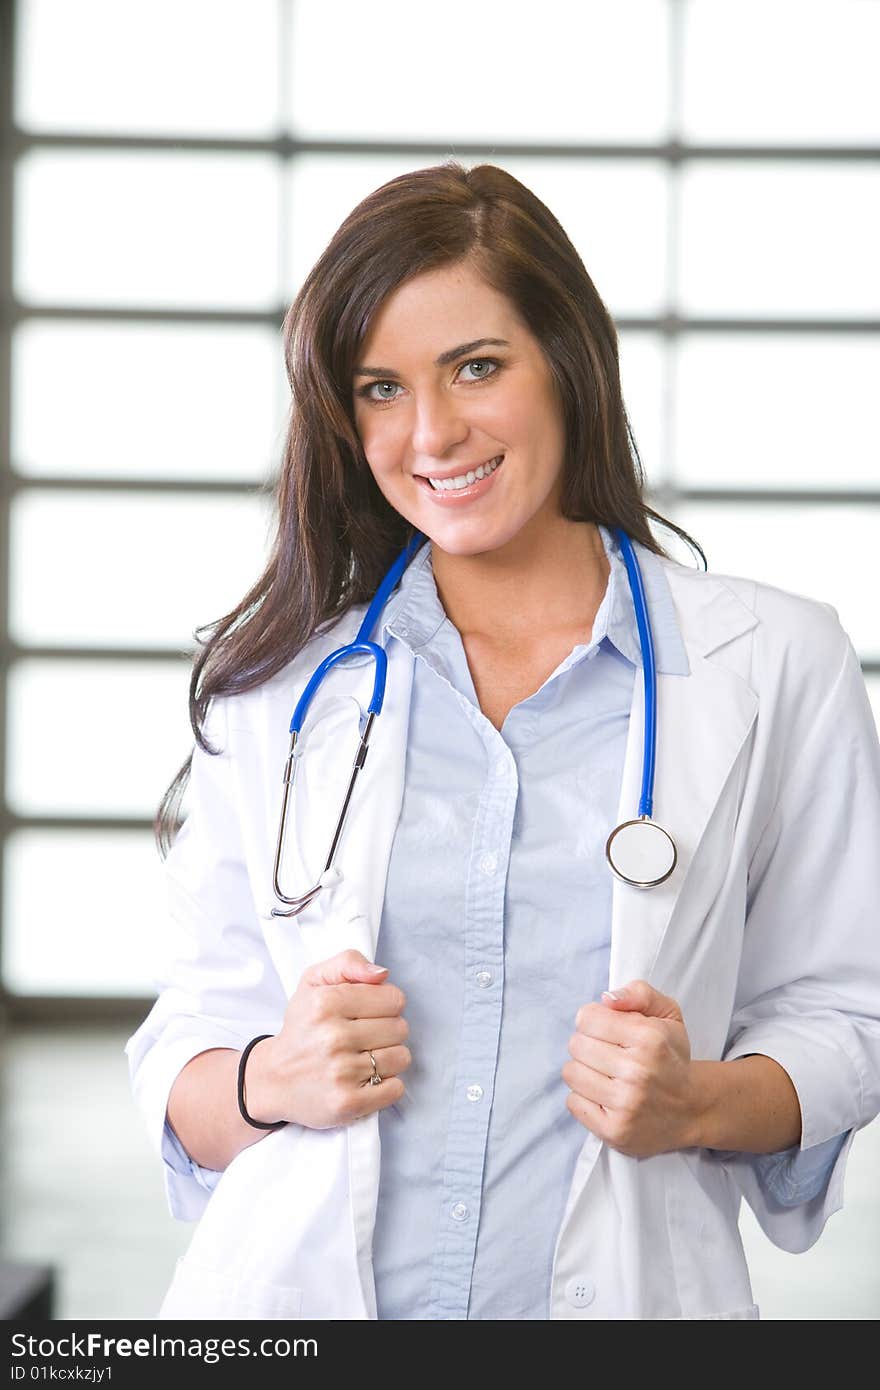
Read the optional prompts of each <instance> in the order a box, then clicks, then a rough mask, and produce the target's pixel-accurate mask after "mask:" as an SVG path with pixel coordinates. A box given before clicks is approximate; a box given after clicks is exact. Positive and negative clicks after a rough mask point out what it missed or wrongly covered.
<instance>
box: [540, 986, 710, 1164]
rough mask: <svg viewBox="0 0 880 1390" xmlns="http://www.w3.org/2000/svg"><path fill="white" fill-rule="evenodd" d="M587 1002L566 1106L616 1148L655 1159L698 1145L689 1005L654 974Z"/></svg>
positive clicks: (574, 1045) (573, 1049)
mask: <svg viewBox="0 0 880 1390" xmlns="http://www.w3.org/2000/svg"><path fill="white" fill-rule="evenodd" d="M615 994H616V995H617V996H618V997H617V998H612V996H611V995H610V994H607V993H606V994H603V996H602V1001H603V1002H602V1003H601V1004H584V1005H583V1007H582V1008H580V1009H579V1010H578V1014H577V1018H576V1019H575V1029H576V1031H575V1032H574V1033H573V1034H572V1036H571V1038H570V1039H569V1043H568V1050H569V1053H570V1054H571V1059H572V1060H571V1061H569V1062H566V1063H565V1066H564V1067H563V1068H562V1079H563V1080H564V1081H565V1083H566V1084H567V1085H568V1086H569V1087H570V1088H571V1090H570V1093H569V1096H568V1099H567V1101H566V1104H567V1106H568V1109H569V1110H570V1111H571V1113H572V1114H573V1115H574V1116H575V1118H576V1119H578V1120H580V1122H581V1124H582V1125H584V1127H585V1128H586V1129H589V1130H590V1131H591V1132H592V1133H593V1134H595V1135H597V1136H598V1137H599V1138H600V1139H602V1140H603V1141H604V1142H605V1143H607V1144H608V1145H609V1146H610V1147H611V1148H612V1149H617V1150H618V1151H619V1152H620V1153H624V1154H629V1155H630V1157H633V1158H650V1157H651V1156H652V1155H653V1154H658V1153H666V1152H668V1151H669V1150H670V1149H682V1148H688V1147H689V1146H690V1145H691V1144H693V1143H694V1138H693V1134H694V1124H695V1119H696V1115H695V1105H696V1097H695V1093H694V1087H693V1082H692V1065H691V1045H690V1039H689V1038H688V1034H687V1029H686V1028H685V1026H684V1018H683V1017H682V1012H681V1009H680V1008H679V1006H678V1004H677V1003H676V1002H675V1000H674V999H670V998H669V996H668V995H667V994H661V993H660V992H659V990H656V989H654V987H653V986H652V985H649V984H648V983H647V981H646V980H633V981H631V982H630V983H629V984H628V985H625V986H623V987H622V988H620V989H618V990H616V991H615Z"/></svg>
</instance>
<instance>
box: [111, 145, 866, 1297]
mask: <svg viewBox="0 0 880 1390" xmlns="http://www.w3.org/2000/svg"><path fill="white" fill-rule="evenodd" d="M285 350H286V362H287V367H288V373H289V378H290V382H291V388H292V407H291V415H290V425H289V432H288V436H287V441H286V448H285V456H284V465H283V470H282V473H281V477H280V481H279V486H278V526H277V534H276V539H275V544H274V548H273V551H272V555H271V559H270V562H269V565H268V568H267V569H266V572H265V574H264V575H263V576H262V577H261V578H260V579H259V581H258V582H257V583H256V584H255V585H254V587H253V588H252V589H251V590H250V592H249V593H248V594H246V595H245V597H244V599H243V600H242V602H241V604H240V605H239V607H238V608H237V609H236V610H235V611H234V612H232V613H230V614H229V615H227V616H226V617H224V618H223V619H221V620H220V621H218V622H217V623H215V624H213V625H212V627H211V629H210V630H209V632H210V636H209V640H207V641H205V642H203V643H202V646H201V649H200V651H199V653H198V656H197V659H196V662H195V668H194V671H193V678H192V686H191V711H192V720H193V727H194V730H195V734H196V740H197V746H196V747H195V749H194V751H193V755H192V759H191V773H190V777H191V780H190V796H191V804H190V810H189V814H188V816H187V818H186V821H185V822H184V824H183V827H182V828H181V829H180V830H179V831H178V833H177V835H176V838H174V840H173V845H172V847H171V849H170V853H169V855H168V857H167V861H166V869H167V882H168V887H169V893H170V907H171V914H172V920H173V922H174V927H175V940H176V949H175V950H174V951H173V952H172V953H171V958H170V959H169V960H168V962H167V965H166V967H165V969H164V973H163V976H162V980H161V989H160V992H159V996H158V999H157V1001H156V1003H155V1005H154V1007H153V1009H152V1010H151V1012H150V1014H149V1016H148V1017H147V1019H146V1020H145V1021H144V1023H143V1024H142V1025H141V1027H140V1028H139V1029H138V1031H137V1032H136V1033H135V1034H134V1036H133V1037H132V1038H131V1039H130V1040H129V1043H128V1045H127V1049H126V1050H127V1053H128V1056H129V1060H130V1066H131V1075H132V1083H133V1088H134V1091H135V1094H136V1096H137V1098H138V1100H139V1102H140V1104H141V1106H142V1108H143V1111H144V1113H145V1116H146V1119H147V1123H148V1125H149V1129H150V1133H151V1135H152V1137H153V1141H154V1143H155V1146H156V1148H157V1150H158V1151H159V1152H160V1153H161V1156H162V1159H163V1164H164V1174H165V1179H166V1187H167V1193H168V1199H169V1203H170V1208H171V1211H172V1212H173V1214H174V1215H175V1216H177V1217H180V1218H182V1219H184V1220H193V1219H196V1218H200V1219H199V1224H198V1226H197V1228H196V1230H195V1234H194V1236H193V1239H192V1242H191V1244H190V1246H189V1249H188V1250H187V1252H186V1254H185V1255H184V1256H183V1257H182V1259H181V1260H180V1261H179V1262H178V1266H177V1269H176V1271H175V1272H174V1277H173V1280H172V1282H171V1286H170V1288H169V1290H168V1293H167V1295H166V1297H165V1300H164V1303H163V1305H162V1309H161V1316H162V1317H167V1318H201V1317H210V1318H220V1317H229V1316H232V1317H243V1318H297V1317H303V1318H351V1319H358V1318H376V1317H378V1318H382V1319H447V1318H448V1319H464V1318H472V1319H486V1318H493V1319H513V1318H519V1319H522V1318H526V1319H543V1318H570V1319H578V1318H579V1319H591V1318H599V1319H606V1318H621V1319H630V1318H632V1319H642V1318H646V1319H655V1318H672V1319H692V1318H710V1319H714V1318H725V1319H726V1318H757V1317H758V1316H759V1313H758V1308H757V1306H756V1305H755V1303H754V1299H753V1294H752V1290H751V1287H750V1282H749V1275H748V1270H747V1267H746V1263H745V1259H744V1256H743V1250H742V1245H741V1241H740V1237H739V1232H738V1226H737V1216H738V1211H739V1206H740V1200H741V1197H742V1196H745V1198H746V1200H747V1201H748V1203H749V1204H750V1206H751V1207H752V1209H753V1211H754V1212H755V1214H756V1216H757V1219H758V1220H759V1222H760V1223H761V1226H762V1227H763V1229H764V1231H765V1232H766V1233H767V1235H768V1236H769V1237H770V1239H771V1240H772V1241H774V1242H775V1243H776V1244H777V1245H778V1246H780V1247H781V1248H783V1249H785V1250H789V1251H800V1250H805V1249H807V1248H808V1247H809V1246H811V1245H812V1244H813V1243H814V1242H815V1241H816V1239H817V1238H818V1236H819V1234H820V1233H821V1231H822V1229H823V1227H824V1225H825V1222H826V1220H827V1219H828V1216H829V1215H830V1214H831V1213H833V1212H834V1211H836V1210H837V1209H838V1208H839V1207H840V1206H841V1204H842V1192H843V1177H844V1167H845V1164H846V1159H847V1155H848V1153H849V1150H850V1147H851V1144H852V1140H853V1137H854V1135H855V1132H856V1131H857V1130H858V1129H859V1128H860V1127H861V1126H863V1125H865V1124H867V1123H868V1122H869V1121H870V1120H871V1119H872V1118H873V1117H874V1115H875V1114H876V1113H877V1112H878V1110H880V1018H878V1015H880V953H878V949H877V938H876V931H875V928H874V923H875V922H876V908H875V904H876V902H877V900H878V895H880V872H878V864H880V858H878V855H877V846H878V844H880V750H878V743H877V738H876V734H875V732H874V726H873V722H872V719H871V715H870V712H869V706H868V701H867V697H866V692H865V687H864V682H863V680H862V677H861V673H860V670H859V665H858V661H857V659H856V656H855V653H854V651H853V648H852V645H851V643H850V641H849V639H848V637H847V635H846V633H845V632H844V631H843V629H842V628H841V625H840V623H839V621H838V617H837V614H836V612H835V611H834V609H833V608H831V607H830V606H829V605H827V604H824V603H819V602H816V601H813V600H810V599H807V598H803V597H800V596H798V595H795V594H792V593H788V592H786V591H783V590H780V589H775V588H772V587H770V586H768V585H764V584H760V583H756V582H754V581H751V580H748V579H743V578H732V577H730V576H716V575H711V574H709V573H706V572H704V571H701V570H695V569H692V568H690V567H688V566H684V565H681V564H678V563H676V562H674V561H673V560H672V559H670V558H668V557H667V555H666V554H665V552H664V551H663V549H662V548H661V546H660V545H659V544H658V542H657V540H656V539H655V537H654V535H653V532H652V530H651V528H650V524H649V519H651V518H653V519H655V520H658V521H662V518H659V517H658V515H657V513H655V512H653V511H652V510H651V509H650V508H649V507H648V506H647V505H646V503H645V501H644V499H643V496H642V476H641V468H640V464H639V461H638V455H637V452H636V451H635V447H634V442H633V440H632V436H631V433H630V430H629V426H628V421H627V416H626V411H625V408H624V403H623V399H622V396H621V387H620V380H619V372H618V351H617V340H616V333H615V328H614V325H613V322H612V320H611V318H610V316H609V314H608V312H607V310H606V308H605V306H604V304H603V303H602V300H601V299H600V297H599V295H598V293H597V291H596V289H595V287H594V285H593V283H592V281H591V279H590V278H589V276H588V274H587V273H586V271H585V269H584V266H583V264H582V262H581V260H580V259H579V257H578V255H577V253H576V251H575V249H574V247H573V246H572V244H571V242H570V241H569V240H568V238H567V236H566V234H565V232H564V231H563V229H562V228H561V226H560V225H559V223H558V222H557V221H556V219H555V218H554V216H553V215H552V213H551V212H550V211H549V210H548V209H547V208H546V207H545V206H544V205H543V204H542V203H541V202H540V201H539V200H538V199H537V198H536V197H535V196H534V195H533V194H532V193H531V192H530V191H529V190H528V189H526V188H525V187H523V185H522V184H520V183H519V182H517V180H516V179H514V178H513V177H512V176H511V175H510V174H508V173H506V172H504V171H503V170H501V169H499V168H495V167H493V166H491V165H482V166H480V167H478V168H474V169H471V170H469V171H468V170H465V169H464V168H462V167H461V166H460V165H458V164H455V163H452V162H449V163H447V164H445V165H441V166H437V167H434V168H426V169H421V170H418V171H416V172H414V173H410V174H405V175H403V176H401V177H399V178H396V179H393V180H392V181H391V182H389V183H387V184H385V185H384V186H383V187H381V188H379V189H378V190H376V192H374V193H373V194H372V195H370V196H369V197H368V198H366V199H365V200H364V202H362V203H361V204H360V205H359V206H358V207H356V208H355V209H354V211H353V212H352V213H351V214H350V216H349V217H348V218H347V219H346V220H345V222H344V223H343V224H342V226H341V227H340V228H339V230H338V231H337V233H336V235H335V236H334V237H333V239H332V241H331V242H330V243H329V245H328V246H327V248H326V250H325V251H324V253H323V254H322V256H321V257H320V259H319V260H318V262H317V264H316V265H315V267H314V269H313V270H312V272H311V273H310V274H309V276H308V278H307V279H306V281H305V283H304V284H303V286H302V288H301V290H300V292H299V294H298V295H297V297H296V300H295V302H294V304H293V306H292V308H291V310H290V312H289V314H288V316H287V319H286V323H285ZM666 524H668V523H666ZM672 529H677V528H675V527H673V528H672ZM681 534H683V533H681ZM350 643H354V644H355V645H354V647H352V648H351V649H349V650H348V651H347V652H346V654H345V655H344V656H343V657H337V656H334V653H337V652H338V651H339V650H340V648H342V647H344V646H347V645H348V644H350ZM328 659H329V660H328ZM322 663H326V664H325V665H324V666H323V667H322ZM318 668H321V669H320V671H319V674H320V675H321V676H322V677H323V678H322V679H321V680H320V682H319V683H317V684H316V683H315V682H313V681H312V677H313V674H314V673H315V672H316V670H317V669H318ZM291 714H293V717H292V718H291ZM189 770H190V769H189V765H186V766H185V767H184V768H183V769H181V773H180V774H178V778H177V779H176V781H175V783H174V784H172V788H171V789H170V790H169V794H168V796H167V797H166V801H165V803H164V805H163V812H162V817H161V821H160V825H161V828H162V830H163V832H164V834H165V835H166V838H167V837H168V836H169V835H170V830H171V827H172V826H173V823H174V815H173V813H174V807H175V804H176V802H175V797H176V795H177V794H178V793H179V792H180V790H181V787H182V785H183V783H184V781H185V778H186V775H187V772H188V771H189ZM282 810H283V818H282V824H281V826H280V830H279V818H280V817H281V816H282ZM340 812H342V814H340ZM376 960H378V962H379V964H375V963H374V962H375V961H376ZM380 1151H381V1162H380Z"/></svg>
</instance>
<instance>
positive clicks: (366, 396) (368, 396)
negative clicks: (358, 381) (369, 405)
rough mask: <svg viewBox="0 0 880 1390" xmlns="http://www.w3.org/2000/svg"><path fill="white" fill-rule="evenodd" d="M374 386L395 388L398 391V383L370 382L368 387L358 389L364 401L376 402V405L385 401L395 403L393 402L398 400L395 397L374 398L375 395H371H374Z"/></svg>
mask: <svg viewBox="0 0 880 1390" xmlns="http://www.w3.org/2000/svg"><path fill="white" fill-rule="evenodd" d="M374 386H393V387H394V388H395V389H397V382H396V381H370V382H368V383H367V385H366V386H359V387H358V390H357V394H358V395H359V396H363V398H364V400H367V401H374V402H376V403H381V402H383V401H393V400H395V399H396V397H394V396H374V395H372V394H371V393H372V390H373V387H374Z"/></svg>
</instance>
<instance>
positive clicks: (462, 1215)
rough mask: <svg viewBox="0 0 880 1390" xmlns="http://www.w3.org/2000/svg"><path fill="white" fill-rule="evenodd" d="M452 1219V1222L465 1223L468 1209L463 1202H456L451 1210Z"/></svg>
mask: <svg viewBox="0 0 880 1390" xmlns="http://www.w3.org/2000/svg"><path fill="white" fill-rule="evenodd" d="M452 1219H453V1221H467V1219H468V1209H467V1207H466V1206H465V1204H464V1202H456V1204H455V1206H454V1207H453V1208H452Z"/></svg>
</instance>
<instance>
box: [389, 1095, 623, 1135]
mask: <svg viewBox="0 0 880 1390" xmlns="http://www.w3.org/2000/svg"><path fill="white" fill-rule="evenodd" d="M373 1089H374V1090H378V1089H379V1088H378V1086H375V1087H374V1088H373ZM565 1103H566V1105H567V1107H568V1109H569V1110H570V1111H571V1113H572V1115H574V1117H575V1119H576V1120H579V1121H580V1123H581V1124H582V1125H583V1126H584V1128H585V1129H588V1130H589V1131H590V1133H591V1134H595V1135H596V1137H597V1138H598V1139H605V1138H606V1137H607V1135H608V1133H609V1129H608V1116H607V1114H606V1113H605V1111H604V1110H603V1109H602V1107H601V1105H596V1104H595V1103H594V1102H593V1101H591V1100H585V1099H584V1097H583V1096H579V1095H578V1094H577V1093H576V1092H575V1091H569V1093H568V1098H567V1100H566V1102H565Z"/></svg>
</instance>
